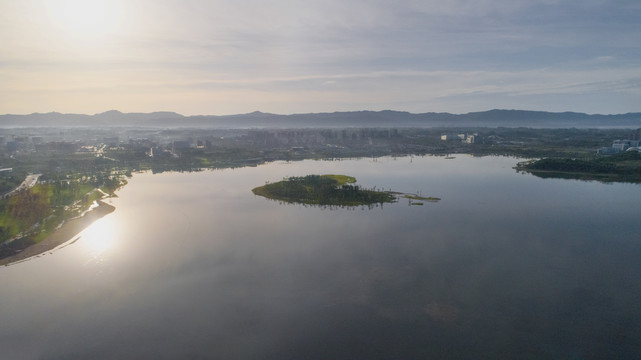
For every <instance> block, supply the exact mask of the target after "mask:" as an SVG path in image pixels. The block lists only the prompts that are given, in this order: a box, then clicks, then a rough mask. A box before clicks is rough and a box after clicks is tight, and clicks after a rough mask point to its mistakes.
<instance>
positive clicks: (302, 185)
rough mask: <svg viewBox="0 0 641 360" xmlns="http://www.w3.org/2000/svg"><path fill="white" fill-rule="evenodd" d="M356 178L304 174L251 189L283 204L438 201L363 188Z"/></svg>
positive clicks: (332, 205) (417, 202)
mask: <svg viewBox="0 0 641 360" xmlns="http://www.w3.org/2000/svg"><path fill="white" fill-rule="evenodd" d="M355 183H356V179H355V178H354V177H352V176H348V175H333V174H330V175H307V176H296V177H289V178H285V179H283V180H282V181H278V182H275V183H267V184H265V185H263V186H259V187H256V188H254V189H252V192H253V193H254V194H255V195H259V196H263V197H265V198H268V199H272V200H278V201H282V202H285V203H295V204H304V205H317V206H330V207H356V206H364V205H366V206H373V205H382V204H384V203H392V202H396V201H398V199H399V198H406V199H408V200H409V203H410V205H423V203H422V202H420V201H431V202H436V201H439V200H440V199H439V198H435V197H423V196H420V195H416V194H407V193H399V192H394V191H382V190H376V189H375V188H373V189H365V188H362V187H360V186H358V185H354V184H355Z"/></svg>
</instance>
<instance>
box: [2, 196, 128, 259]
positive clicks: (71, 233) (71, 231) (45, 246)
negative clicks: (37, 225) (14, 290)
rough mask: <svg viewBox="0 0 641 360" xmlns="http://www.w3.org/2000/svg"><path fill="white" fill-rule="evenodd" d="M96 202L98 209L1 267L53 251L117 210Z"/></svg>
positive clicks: (69, 223)
mask: <svg viewBox="0 0 641 360" xmlns="http://www.w3.org/2000/svg"><path fill="white" fill-rule="evenodd" d="M96 202H97V203H98V206H97V207H96V208H94V209H92V210H91V211H88V212H87V213H85V214H84V215H83V216H80V217H77V218H73V219H71V220H68V221H66V222H65V223H64V224H63V225H62V226H61V227H60V228H59V229H56V230H55V231H54V232H53V233H52V234H51V235H49V236H48V237H47V238H46V239H44V240H42V241H41V242H39V243H36V244H33V245H31V246H29V247H27V248H25V249H24V250H22V251H21V252H19V253H17V254H15V255H12V256H8V257H6V258H3V259H0V266H9V265H11V264H14V263H17V262H21V261H24V260H27V259H29V258H31V257H34V256H37V255H40V254H42V253H45V252H47V251H50V250H53V249H55V248H57V247H58V246H60V245H63V244H64V243H66V242H68V241H70V240H72V239H73V238H74V237H75V236H76V235H78V234H79V233H80V232H82V231H83V230H84V229H86V228H87V227H89V225H91V224H93V223H94V222H95V221H96V220H98V219H101V218H102V217H104V216H105V215H108V214H110V213H112V212H114V211H115V210H116V207H115V206H112V205H109V204H107V203H105V202H103V201H102V200H97V201H96Z"/></svg>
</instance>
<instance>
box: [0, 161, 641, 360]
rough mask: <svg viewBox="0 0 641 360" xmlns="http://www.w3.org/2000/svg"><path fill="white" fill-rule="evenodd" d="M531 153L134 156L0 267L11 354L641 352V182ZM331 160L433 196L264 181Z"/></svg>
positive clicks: (376, 180) (4, 342) (578, 355)
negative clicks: (295, 193)
mask: <svg viewBox="0 0 641 360" xmlns="http://www.w3.org/2000/svg"><path fill="white" fill-rule="evenodd" d="M517 161H518V159H514V158H504V157H483V158H473V157H468V156H458V157H457V158H455V159H445V158H443V157H413V158H410V157H404V158H397V159H393V158H380V159H359V160H344V161H302V162H295V163H273V164H267V165H262V166H259V167H255V168H241V169H234V170H232V169H228V170H214V171H203V172H197V173H165V174H156V175H153V174H151V173H142V174H135V175H134V177H133V178H132V179H130V183H129V184H128V185H127V186H126V187H124V188H123V189H121V190H120V191H119V193H118V195H119V198H116V199H113V200H111V203H112V204H113V205H115V206H116V207H117V209H116V211H115V212H114V213H112V214H110V215H108V216H106V217H105V218H103V219H101V220H99V221H98V222H96V223H94V224H93V225H92V226H91V227H89V228H88V229H86V230H85V231H84V232H83V233H82V234H80V238H79V239H78V240H77V241H76V242H75V243H73V244H72V245H68V246H66V247H64V248H62V249H58V250H56V251H53V252H51V253H47V254H46V255H44V256H41V257H39V258H35V259H32V260H29V261H26V262H23V263H20V264H16V265H12V266H8V267H1V268H0V286H1V288H2V290H1V292H0V349H1V350H0V351H1V353H2V357H3V358H6V359H125V358H150V359H151V358H153V359H177V358H187V359H201V358H202V359H208V358H211V359H417V358H427V359H429V358H432V359H448V358H449V359H483V358H487V359H499V358H519V359H542V358H565V359H604V358H611V359H614V358H616V359H638V358H639V357H640V356H641V281H639V279H640V275H641V261H639V260H640V259H641V236H640V234H641V222H640V219H641V217H640V216H639V204H640V203H641V186H639V185H632V184H601V183H598V182H581V181H573V180H551V179H539V178H536V177H533V176H531V175H523V174H517V173H516V172H515V171H514V170H513V169H512V166H514V165H515V164H516V162H517ZM313 173H315V174H324V173H338V174H347V175H353V176H355V177H356V178H357V179H358V183H359V184H361V185H363V186H367V187H372V186H376V187H377V188H383V189H392V190H395V191H401V192H412V193H416V192H420V193H421V194H423V195H425V196H435V197H440V198H442V200H441V201H440V202H438V203H426V204H425V205H424V206H409V204H408V202H407V201H406V200H401V201H399V202H398V203H394V204H385V205H384V206H383V207H378V208H374V209H367V208H364V209H363V208H356V209H337V210H330V209H322V208H318V207H304V206H300V205H283V204H279V203H278V202H276V201H270V200H267V199H264V198H261V197H257V196H254V195H253V194H252V193H251V189H252V188H253V187H256V186H260V185H263V184H264V183H265V182H266V181H278V180H281V179H282V178H283V177H284V176H299V175H307V174H313Z"/></svg>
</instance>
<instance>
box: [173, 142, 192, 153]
mask: <svg viewBox="0 0 641 360" xmlns="http://www.w3.org/2000/svg"><path fill="white" fill-rule="evenodd" d="M190 147H191V143H190V142H189V141H186V140H175V141H174V142H172V144H171V149H172V151H173V152H176V151H180V150H185V149H189V148H190Z"/></svg>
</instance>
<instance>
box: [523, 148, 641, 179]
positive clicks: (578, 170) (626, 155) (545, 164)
mask: <svg viewBox="0 0 641 360" xmlns="http://www.w3.org/2000/svg"><path fill="white" fill-rule="evenodd" d="M516 169H517V170H518V171H526V172H529V173H532V174H533V175H536V176H539V177H546V178H549V177H555V178H571V179H585V180H590V179H592V180H601V181H621V182H641V153H639V152H637V151H628V152H623V153H619V154H615V155H609V156H599V157H594V158H588V159H571V158H544V159H540V160H535V161H528V162H523V163H519V164H518V165H517V167H516Z"/></svg>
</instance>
